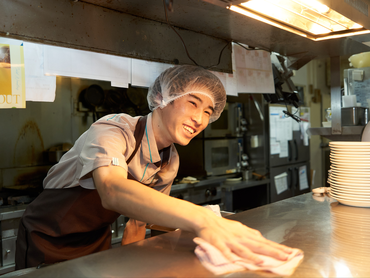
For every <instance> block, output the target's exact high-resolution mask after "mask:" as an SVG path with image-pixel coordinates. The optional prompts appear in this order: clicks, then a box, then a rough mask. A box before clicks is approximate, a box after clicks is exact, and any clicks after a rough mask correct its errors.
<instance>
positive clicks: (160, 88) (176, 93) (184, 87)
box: [147, 65, 226, 123]
mask: <svg viewBox="0 0 370 278" xmlns="http://www.w3.org/2000/svg"><path fill="white" fill-rule="evenodd" d="M187 94H202V95H205V96H208V97H209V98H210V99H211V100H212V103H213V109H214V112H213V113H212V115H211V117H210V119H209V123H212V122H214V121H216V120H217V119H218V118H219V117H220V115H221V112H222V110H223V109H224V107H225V103H226V92H225V89H224V86H223V85H222V83H221V81H220V79H218V77H217V76H216V75H214V74H213V73H211V72H210V71H208V70H206V69H203V68H201V67H197V66H191V65H180V66H174V67H171V68H168V69H166V70H165V71H164V72H162V73H161V74H160V75H159V76H158V77H157V79H156V80H155V81H154V83H153V85H152V86H150V88H149V91H148V96H147V99H148V104H149V108H150V110H151V111H153V110H155V109H157V108H158V107H160V108H163V107H165V106H167V104H169V103H170V102H172V101H173V100H175V99H177V98H179V97H182V96H184V95H187Z"/></svg>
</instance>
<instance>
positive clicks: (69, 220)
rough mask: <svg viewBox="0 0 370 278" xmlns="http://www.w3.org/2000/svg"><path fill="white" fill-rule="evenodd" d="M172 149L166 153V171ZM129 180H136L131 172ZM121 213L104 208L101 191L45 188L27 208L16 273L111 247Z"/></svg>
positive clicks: (138, 132)
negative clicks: (114, 230)
mask: <svg viewBox="0 0 370 278" xmlns="http://www.w3.org/2000/svg"><path fill="white" fill-rule="evenodd" d="M145 125H146V116H145V117H141V118H140V120H139V122H138V124H137V126H136V128H135V132H134V136H135V140H136V147H135V150H134V152H133V153H132V154H131V156H130V158H129V159H128V160H127V161H126V162H127V164H129V162H130V161H131V159H132V158H133V157H134V155H135V154H136V152H137V150H138V148H139V146H140V144H141V140H142V137H143V134H144V131H145ZM169 153H170V149H169V148H166V149H165V150H164V153H163V160H162V161H163V162H162V168H163V167H164V165H165V164H167V162H168V158H169ZM128 175H129V176H128V178H129V179H133V177H132V176H131V175H130V174H129V173H128ZM118 216H120V214H119V213H117V212H114V211H110V210H107V209H105V208H103V207H102V205H101V199H100V197H99V194H98V192H97V190H91V189H85V188H82V187H81V186H77V187H73V188H63V189H44V190H43V192H42V193H41V194H40V195H39V196H38V197H37V198H36V199H35V200H34V201H33V202H32V203H31V204H29V205H28V206H27V209H26V211H25V212H24V214H23V216H22V219H21V222H20V225H19V230H18V238H17V246H16V258H15V263H16V270H18V269H23V268H27V267H34V266H39V265H40V264H52V263H56V262H61V261H65V260H70V259H74V258H78V257H81V256H85V255H88V254H92V253H95V252H99V251H103V250H107V249H109V248H111V224H112V223H113V222H114V221H116V219H117V218H118Z"/></svg>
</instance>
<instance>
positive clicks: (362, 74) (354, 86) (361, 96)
mask: <svg viewBox="0 0 370 278" xmlns="http://www.w3.org/2000/svg"><path fill="white" fill-rule="evenodd" d="M343 81H344V88H345V91H344V94H345V95H348V96H356V104H357V103H360V104H361V107H369V104H368V101H367V100H369V99H370V90H369V89H370V67H366V68H352V69H345V70H344V71H343Z"/></svg>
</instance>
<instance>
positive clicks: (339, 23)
mask: <svg viewBox="0 0 370 278" xmlns="http://www.w3.org/2000/svg"><path fill="white" fill-rule="evenodd" d="M228 8H229V9H230V10H232V11H235V12H238V13H241V14H243V15H245V16H249V17H251V18H254V19H257V20H260V21H262V22H265V23H268V24H270V25H273V26H275V27H278V28H281V29H284V30H287V31H290V32H293V33H296V34H298V35H301V36H304V37H307V38H309V39H312V40H325V39H332V38H337V37H345V36H353V35H357V34H364V33H370V31H368V30H366V29H365V28H363V26H361V25H360V24H358V23H356V22H353V21H352V20H350V19H348V18H347V17H345V16H343V15H341V14H339V13H337V12H336V11H334V10H332V9H330V8H329V7H328V6H326V5H324V4H322V3H320V2H319V1H317V0H249V1H247V2H244V3H241V4H239V5H231V6H230V7H228Z"/></svg>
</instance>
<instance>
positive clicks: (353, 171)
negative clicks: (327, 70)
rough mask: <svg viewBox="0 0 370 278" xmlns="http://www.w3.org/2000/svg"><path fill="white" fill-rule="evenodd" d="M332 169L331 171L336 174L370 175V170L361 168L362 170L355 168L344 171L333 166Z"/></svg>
mask: <svg viewBox="0 0 370 278" xmlns="http://www.w3.org/2000/svg"><path fill="white" fill-rule="evenodd" d="M331 170H332V171H331V173H334V174H350V175H365V176H370V171H369V172H367V171H362V170H361V169H360V170H356V169H353V170H348V171H342V170H340V169H337V168H336V167H333V168H332V169H331Z"/></svg>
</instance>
